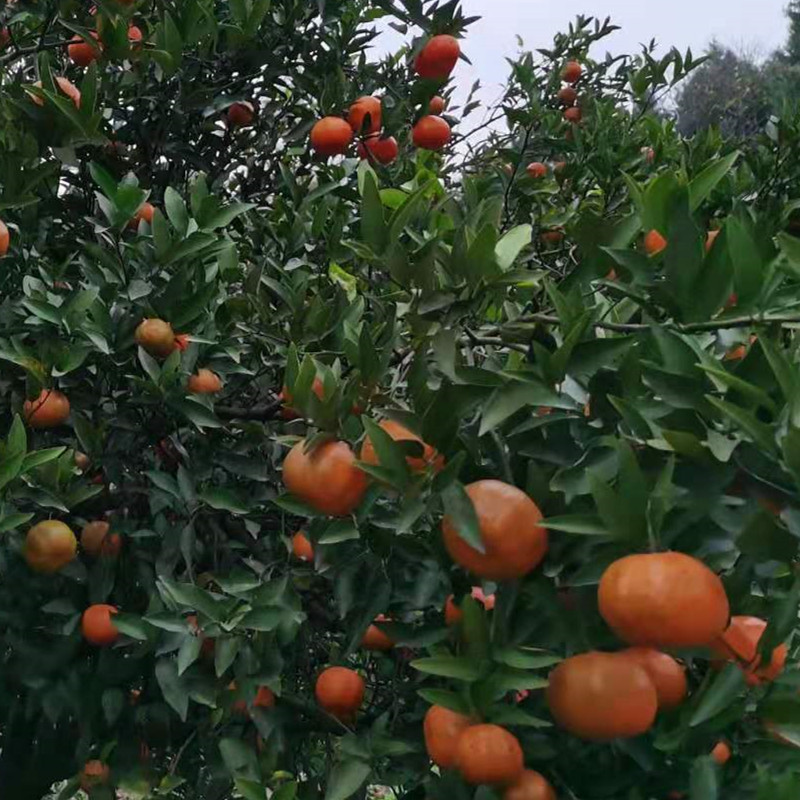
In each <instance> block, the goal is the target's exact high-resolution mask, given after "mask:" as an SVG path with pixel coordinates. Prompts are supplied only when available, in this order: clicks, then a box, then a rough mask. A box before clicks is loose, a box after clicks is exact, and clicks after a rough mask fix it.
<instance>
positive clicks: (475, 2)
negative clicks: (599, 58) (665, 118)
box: [456, 0, 788, 91]
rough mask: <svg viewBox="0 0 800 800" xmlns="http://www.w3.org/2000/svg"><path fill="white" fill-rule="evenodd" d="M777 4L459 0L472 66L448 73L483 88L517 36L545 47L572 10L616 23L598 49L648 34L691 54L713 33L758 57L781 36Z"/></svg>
mask: <svg viewBox="0 0 800 800" xmlns="http://www.w3.org/2000/svg"><path fill="white" fill-rule="evenodd" d="M785 5H786V0H555V1H554V0H462V8H463V10H464V13H465V15H467V16H477V15H480V16H481V20H480V21H479V22H476V23H475V24H474V25H473V26H472V27H471V28H470V29H469V32H468V34H467V39H466V40H465V41H464V42H463V43H462V46H463V49H464V52H465V53H466V55H467V56H468V57H469V59H470V61H472V64H473V67H472V68H471V69H470V67H469V66H468V65H466V64H464V63H463V62H461V64H460V65H459V67H458V69H457V73H456V77H457V78H458V79H459V81H460V82H461V81H463V82H464V83H467V82H471V81H474V80H475V79H476V78H477V77H480V78H481V82H482V83H484V84H485V85H486V88H487V89H488V90H490V91H491V90H492V89H494V87H496V86H498V85H499V84H500V83H502V81H503V79H504V77H505V75H506V73H507V69H506V64H505V61H504V57H505V56H513V55H514V54H515V53H516V52H517V49H518V48H517V41H516V36H517V35H519V36H521V37H522V39H523V41H524V43H525V48H526V49H532V48H537V47H547V46H548V45H549V44H551V43H552V38H553V34H555V33H556V32H558V31H559V30H565V29H566V28H567V25H568V24H569V22H571V21H572V20H573V19H575V17H576V16H577V15H578V14H584V15H591V16H595V17H600V18H605V17H608V16H610V17H611V21H612V22H613V23H615V24H616V25H619V26H621V28H622V30H620V31H617V32H616V33H615V34H614V35H613V36H612V37H609V38H608V39H607V40H605V41H606V42H608V46H607V47H604V48H602V54H604V53H605V51H606V50H611V51H612V52H616V53H622V52H633V51H635V50H637V49H638V46H639V44H640V43H642V42H646V41H649V40H650V39H652V38H655V39H656V40H657V41H658V43H659V44H660V45H662V46H663V48H664V49H665V50H666V49H668V48H669V47H671V46H672V45H675V46H676V47H678V48H680V49H681V50H685V49H686V48H687V47H691V48H692V51H693V52H694V53H695V54H697V55H699V54H700V53H702V51H703V50H704V49H705V47H706V46H707V45H708V43H709V42H710V41H711V40H712V39H714V38H717V39H719V40H720V41H721V42H722V43H723V44H727V45H730V46H736V47H739V46H743V47H745V48H747V49H748V50H755V51H756V52H758V53H760V54H761V55H763V56H766V55H768V54H769V53H770V52H771V51H772V50H774V49H776V48H777V47H780V46H781V45H782V44H783V43H784V41H785V39H786V32H787V30H788V27H787V20H786V18H785V17H784V14H783V9H784V6H785Z"/></svg>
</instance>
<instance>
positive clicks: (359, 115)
mask: <svg viewBox="0 0 800 800" xmlns="http://www.w3.org/2000/svg"><path fill="white" fill-rule="evenodd" d="M367 116H369V125H368V126H367V127H366V128H365V127H364V123H365V122H366V119H367ZM347 121H348V123H349V124H350V127H351V128H352V130H353V132H354V133H357V134H358V133H363V134H365V135H366V134H370V133H377V132H378V131H379V130H380V129H381V101H380V99H379V98H377V97H369V96H365V97H359V98H358V100H356V101H355V103H353V105H351V106H350V113H349V114H348V115H347Z"/></svg>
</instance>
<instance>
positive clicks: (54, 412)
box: [22, 389, 69, 428]
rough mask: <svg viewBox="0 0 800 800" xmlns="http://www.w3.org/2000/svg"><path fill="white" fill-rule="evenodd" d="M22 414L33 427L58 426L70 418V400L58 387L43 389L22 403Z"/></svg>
mask: <svg viewBox="0 0 800 800" xmlns="http://www.w3.org/2000/svg"><path fill="white" fill-rule="evenodd" d="M22 416H23V417H25V421H26V422H27V423H28V425H30V426H31V428H57V427H58V426H59V425H63V424H64V423H65V422H66V421H67V419H68V418H69V400H67V398H66V397H65V396H64V395H63V394H61V392H59V391H58V390H57V389H42V391H41V392H40V393H39V396H38V397H37V398H36V399H35V400H26V401H25V402H24V403H23V404H22Z"/></svg>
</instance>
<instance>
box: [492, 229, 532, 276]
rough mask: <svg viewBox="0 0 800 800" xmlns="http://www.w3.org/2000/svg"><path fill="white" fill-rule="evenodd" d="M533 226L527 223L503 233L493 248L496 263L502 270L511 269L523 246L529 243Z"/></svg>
mask: <svg viewBox="0 0 800 800" xmlns="http://www.w3.org/2000/svg"><path fill="white" fill-rule="evenodd" d="M532 231H533V228H532V226H531V225H528V224H527V223H526V224H524V225H517V226H516V227H515V228H512V229H511V230H510V231H508V232H507V233H505V234H504V235H503V236H502V237H501V238H500V241H499V242H498V243H497V245H496V246H495V248H494V254H495V258H496V259H497V264H498V266H499V267H500V269H501V270H503V272H506V271H507V270H509V269H511V267H512V266H513V265H514V262H515V261H516V260H517V256H519V254H520V253H521V252H522V250H523V248H525V247H526V246H527V245H529V244H530V243H531V233H532Z"/></svg>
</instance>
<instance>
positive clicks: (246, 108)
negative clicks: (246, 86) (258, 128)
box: [226, 100, 255, 128]
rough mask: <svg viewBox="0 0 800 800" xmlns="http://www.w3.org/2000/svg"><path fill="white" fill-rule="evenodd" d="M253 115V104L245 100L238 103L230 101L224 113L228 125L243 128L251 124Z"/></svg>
mask: <svg viewBox="0 0 800 800" xmlns="http://www.w3.org/2000/svg"><path fill="white" fill-rule="evenodd" d="M254 115H255V108H253V104H252V103H248V102H247V101H246V100H244V101H242V102H240V103H231V105H229V106H228V111H227V114H226V116H227V118H228V125H230V126H231V128H244V127H245V126H247V125H251V124H252V122H253V116H254Z"/></svg>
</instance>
